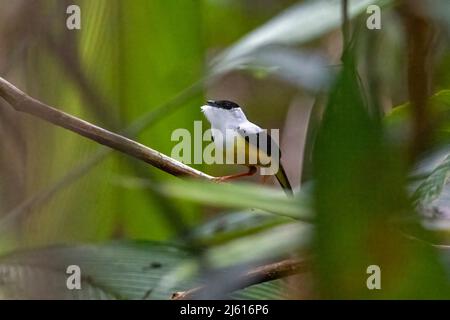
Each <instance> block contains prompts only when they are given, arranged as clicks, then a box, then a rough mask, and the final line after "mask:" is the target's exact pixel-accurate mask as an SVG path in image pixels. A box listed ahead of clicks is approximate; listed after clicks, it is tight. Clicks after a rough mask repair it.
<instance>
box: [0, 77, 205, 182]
mask: <svg viewBox="0 0 450 320" xmlns="http://www.w3.org/2000/svg"><path fill="white" fill-rule="evenodd" d="M0 97H2V98H3V99H5V100H6V101H7V102H8V103H9V104H10V105H11V106H12V107H13V108H14V109H15V110H16V111H19V112H24V113H27V114H30V115H33V116H35V117H38V118H40V119H42V120H45V121H48V122H50V123H52V124H54V125H57V126H60V127H63V128H65V129H68V130H70V131H73V132H75V133H77V134H79V135H81V136H84V137H86V138H88V139H91V140H93V141H96V142H98V143H100V144H102V145H105V146H108V147H110V148H112V149H115V150H118V151H120V152H122V153H125V154H127V155H129V156H132V157H134V158H136V159H139V160H142V161H144V162H146V163H148V164H150V165H152V166H154V167H156V168H159V169H161V170H163V171H165V172H167V173H169V174H171V175H174V176H188V177H193V178H201V179H207V180H212V179H214V177H212V176H209V175H207V174H205V173H203V172H201V171H199V170H196V169H193V168H191V167H189V166H187V165H185V164H183V163H181V162H179V161H177V160H175V159H172V158H170V157H168V156H166V155H164V154H162V153H160V152H158V151H156V150H153V149H151V148H149V147H146V146H144V145H142V144H140V143H138V142H136V141H134V140H131V139H129V138H126V137H124V136H121V135H119V134H117V133H113V132H111V131H108V130H105V129H103V128H101V127H98V126H96V125H93V124H91V123H89V122H87V121H84V120H81V119H79V118H76V117H74V116H72V115H69V114H67V113H65V112H62V111H59V110H57V109H55V108H53V107H50V106H48V105H46V104H44V103H42V102H40V101H38V100H36V99H34V98H32V97H30V96H28V95H27V94H25V93H24V92H23V91H21V90H19V89H18V88H16V87H15V86H13V85H12V84H11V83H9V82H8V81H6V80H4V79H3V78H1V77H0Z"/></svg>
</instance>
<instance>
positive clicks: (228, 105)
mask: <svg viewBox="0 0 450 320" xmlns="http://www.w3.org/2000/svg"><path fill="white" fill-rule="evenodd" d="M207 104H208V106H210V107H215V108H221V109H226V110H231V109H236V108H240V107H239V105H238V104H237V103H234V102H233V101H228V100H208V101H207Z"/></svg>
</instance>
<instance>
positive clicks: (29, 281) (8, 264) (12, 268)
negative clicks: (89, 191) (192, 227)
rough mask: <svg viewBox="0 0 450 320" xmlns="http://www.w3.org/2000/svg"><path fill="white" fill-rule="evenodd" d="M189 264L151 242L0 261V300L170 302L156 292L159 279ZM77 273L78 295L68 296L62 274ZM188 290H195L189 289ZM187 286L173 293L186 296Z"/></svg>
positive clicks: (40, 252)
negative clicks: (74, 267) (75, 270)
mask: <svg viewBox="0 0 450 320" xmlns="http://www.w3.org/2000/svg"><path fill="white" fill-rule="evenodd" d="M187 258H189V255H188V253H187V252H186V251H185V250H183V249H181V248H178V247H175V246H170V245H161V244H156V243H152V242H112V243H109V244H104V245H80V246H73V247H69V246H67V247H62V246H61V247H53V248H44V249H36V250H28V251H22V252H17V253H13V254H10V255H7V256H4V257H2V258H1V259H0V278H1V280H2V286H0V296H1V297H2V298H6V299H12V298H15V299H16V298H17V299H45V298H53V299H169V298H170V297H171V294H172V293H173V292H171V291H165V292H163V291H158V290H154V289H156V287H157V284H159V281H160V279H161V278H162V277H163V276H164V275H165V274H167V273H168V272H169V271H170V270H172V269H173V268H174V267H176V266H177V265H178V264H180V263H181V262H182V261H184V260H186V259H187ZM70 265H77V266H79V267H80V269H81V276H82V284H81V286H82V289H81V290H68V289H67V287H66V281H67V277H68V276H69V275H68V274H66V269H67V267H68V266H70ZM189 285H190V286H192V285H193V284H191V283H190V284H189ZM187 288H188V286H187V285H186V284H185V286H184V287H180V288H174V290H177V289H179V290H184V289H187Z"/></svg>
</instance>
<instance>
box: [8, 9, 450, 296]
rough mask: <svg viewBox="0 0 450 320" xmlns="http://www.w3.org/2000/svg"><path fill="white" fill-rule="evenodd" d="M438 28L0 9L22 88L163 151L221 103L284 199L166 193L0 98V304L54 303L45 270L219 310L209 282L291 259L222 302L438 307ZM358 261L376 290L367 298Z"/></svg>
mask: <svg viewBox="0 0 450 320" xmlns="http://www.w3.org/2000/svg"><path fill="white" fill-rule="evenodd" d="M73 4H76V5H78V6H79V7H80V9H81V29H80V30H69V29H68V28H67V27H66V20H67V18H68V17H69V15H70V14H67V13H66V10H67V8H68V6H69V5H73ZM370 4H376V5H378V6H379V8H381V11H380V12H381V15H380V17H381V20H380V21H381V29H375V30H369V29H368V27H367V25H366V23H367V20H368V18H369V17H370V16H371V15H372V12H369V13H368V12H367V11H366V10H367V8H368V6H369V5H370ZM343 7H345V8H346V10H345V12H346V14H345V16H346V19H347V20H348V21H347V22H348V23H347V24H344V26H343V25H342V24H343V14H342V11H343ZM449 21H450V5H449V3H448V2H446V1H394V0H383V1H381V0H380V1H375V0H372V1H366V0H360V1H338V0H323V1H292V0H251V1H250V0H201V1H200V0H199V1H166V0H164V1H163V0H133V1H126V2H125V1H122V0H94V1H92V0H89V1H88V0H77V1H75V0H74V1H66V0H16V1H7V0H0V76H1V77H3V78H5V79H6V80H7V81H9V82H11V83H13V84H14V85H16V86H17V87H18V88H20V89H21V90H23V91H24V92H26V93H28V94H29V95H31V96H32V97H34V98H36V99H38V100H40V101H42V102H44V103H46V104H48V105H51V106H54V107H56V108H58V109H60V110H62V111H65V112H67V113H70V114H72V115H75V116H77V117H80V118H82V119H85V120H87V121H89V122H91V123H94V124H97V125H99V126H102V127H104V128H107V129H109V130H111V131H114V132H121V133H123V134H124V135H126V136H128V137H131V138H133V139H135V140H137V141H139V142H141V143H143V144H145V145H147V146H149V147H151V148H153V149H155V150H158V151H160V152H162V153H164V154H166V155H170V154H171V150H172V148H173V147H174V146H175V145H176V142H174V141H171V134H172V132H173V131H174V130H175V129H177V128H186V129H188V130H190V131H191V130H193V122H194V121H196V120H200V121H203V128H204V129H206V128H208V127H209V124H208V123H207V122H206V121H205V120H204V117H203V115H202V113H201V111H200V106H201V105H202V104H203V103H204V101H205V100H207V99H217V100H218V99H227V100H232V101H236V102H238V103H239V104H240V105H241V106H243V108H244V111H245V112H246V114H247V116H248V118H249V119H250V120H252V121H254V122H255V123H257V124H259V125H260V126H261V127H263V128H279V129H280V137H281V150H282V152H283V156H282V163H283V165H284V167H285V168H286V171H287V174H288V176H289V179H290V181H291V184H292V185H293V186H295V188H296V197H295V198H293V199H287V198H286V197H285V196H284V194H283V193H282V191H280V188H279V187H278V185H277V184H276V181H275V180H274V179H272V178H271V179H269V180H268V181H266V182H263V181H261V176H259V175H257V176H255V177H252V178H248V179H247V178H246V179H243V181H242V183H239V182H238V183H233V184H232V185H224V186H222V185H209V184H203V183H199V182H189V181H180V180H179V179H178V178H175V177H172V176H170V175H169V174H167V173H165V172H162V171H159V170H158V169H156V168H154V167H151V166H149V165H147V164H145V163H142V162H140V161H138V160H136V159H133V158H131V157H128V156H126V155H123V154H120V153H118V152H115V151H111V150H108V149H107V148H103V147H100V146H99V145H98V144H96V143H94V142H92V141H89V140H87V139H84V138H82V137H80V136H78V135H75V134H73V133H71V132H68V131H67V130H64V129H61V128H58V127H55V126H53V125H50V124H48V123H45V122H43V121H41V120H38V119H35V118H33V117H30V116H28V115H24V114H20V113H18V112H16V111H14V110H13V109H12V108H11V107H10V106H9V105H8V104H7V103H6V102H5V101H4V100H1V99H0V136H1V139H0V150H1V152H0V230H1V236H0V250H1V252H3V253H4V254H5V258H3V260H2V261H3V267H2V270H3V272H5V274H6V275H7V276H8V277H9V278H8V279H10V280H11V281H10V282H9V284H7V285H6V286H3V288H2V287H1V286H0V292H1V296H4V297H6V298H9V297H13V298H23V297H31V298H36V297H37V298H47V297H68V298H73V296H72V294H73V292H68V291H67V290H66V291H65V290H64V289H61V287H60V286H62V285H65V282H64V281H65V280H64V281H62V280H61V281H60V283H59V282H58V281H59V280H58V279H60V278H63V279H65V278H64V277H65V274H64V273H59V274H53V273H51V274H50V273H49V272H48V270H49V269H51V268H52V270H54V269H55V268H56V267H58V268H60V271H61V270H63V271H64V270H65V269H64V266H65V265H66V264H67V263H68V262H67V261H71V263H75V264H81V265H83V263H84V265H83V266H84V267H82V270H88V271H87V272H88V273H89V277H90V278H89V279H92V278H93V279H94V280H95V281H91V282H90V281H88V280H84V281H87V286H89V287H93V288H94V289H96V290H97V291H98V292H97V291H95V292H96V294H98V295H92V292H90V293H89V292H88V293H86V292H85V291H83V290H82V293H77V294H78V295H79V296H76V297H82V298H111V297H112V298H160V299H161V298H170V293H173V292H175V291H184V290H186V289H189V288H192V287H195V286H196V285H197V284H198V283H202V282H204V281H208V280H209V279H214V280H215V281H217V283H218V285H217V288H216V287H214V288H211V289H210V291H208V292H207V293H205V295H204V296H202V297H203V298H213V297H222V296H223V295H224V294H225V293H227V294H228V293H229V292H235V289H238V288H239V289H242V288H245V287H247V285H245V283H244V284H243V283H236V284H229V283H228V285H231V288H225V287H226V284H227V281H226V279H228V278H227V277H226V275H228V276H230V277H233V278H235V275H236V274H241V273H242V272H243V271H245V270H248V268H252V267H254V266H255V265H261V263H269V262H272V261H275V260H277V259H281V258H283V259H286V258H289V259H291V258H293V257H295V259H297V258H299V259H301V261H302V262H303V261H305V260H307V263H306V264H307V265H308V268H307V269H308V271H304V272H303V271H302V272H301V275H296V276H293V277H292V276H290V277H288V278H286V279H283V281H279V280H275V281H268V282H267V281H264V282H265V283H264V286H261V285H256V286H252V287H248V288H247V289H244V290H240V291H237V292H235V293H234V297H235V298H239V297H244V298H255V299H273V298H283V299H284V298H322V297H325V298H410V297H414V298H417V297H418V298H430V297H439V298H447V297H449V292H450V291H449V288H448V271H449V270H450V267H449V266H448V265H447V264H446V263H445V261H447V262H448V261H449V259H446V258H445V257H446V254H445V253H444V254H442V252H440V253H437V252H436V248H435V247H434V246H433V245H435V244H440V245H442V248H441V251H445V248H444V247H445V244H446V243H447V241H448V221H447V220H448V219H449V218H450V215H449V213H448V212H449V211H448V205H449V203H448V202H447V201H448V199H450V198H449V197H448V192H450V191H449V190H447V189H446V182H447V176H448V172H449V168H450V166H449V165H448V160H447V155H448V152H449V149H448V133H447V132H448V131H447V130H448V129H447V128H448V125H449V124H450V122H448V121H449V120H450V118H449V117H448V110H449V108H448V107H450V94H448V92H447V91H445V90H446V89H449V87H450V69H449V68H448V67H449V66H450V51H449V50H448V49H449V31H450V22H449ZM346 33H347V38H345V37H343V34H344V35H345V34H346ZM343 39H344V40H343ZM345 41H346V42H345ZM344 42H345V45H344ZM430 97H433V98H432V100H429V98H430ZM397 106H398V108H395V107H397ZM194 167H196V168H197V169H199V170H202V171H204V172H206V173H208V174H211V175H214V176H220V175H226V174H230V173H237V172H240V171H241V170H245V168H240V167H236V166H218V165H212V166H206V165H195V166H194ZM449 194H450V193H449ZM312 216H314V220H315V221H314V224H311V223H310V219H311V217H312ZM305 221H306V222H305ZM412 239H414V240H412ZM112 240H114V241H116V242H111V241H112ZM135 240H140V241H142V240H145V241H146V242H139V243H137V242H134V241H135ZM130 241H131V242H130ZM425 244H426V245H425ZM59 245H65V247H59ZM55 246H57V247H55ZM166 246H170V247H171V248H172V246H174V247H176V248H177V249H176V250H181V249H180V248H179V247H182V251H183V253H182V254H180V253H178V251H177V252H174V251H171V250H172V249H173V248H172V249H171V250H168V249H167V247H166ZM48 247H50V248H55V249H37V248H48ZM58 248H59V249H58ZM64 248H65V249H64ZM35 249H36V250H37V251H35ZM24 250H25V251H24ZM39 250H41V251H39ZM173 250H175V249H173ZM14 252H18V253H14ZM249 252H251V254H249ZM93 256H95V257H96V259H97V260H96V261H97V262H94V261H93V260H92V257H93ZM152 259H153V260H156V261H159V262H155V261H153V260H152ZM94 260H95V259H94ZM49 261H51V263H53V264H52V265H51V266H49V265H48V263H50V262H49ZM112 261H122V262H123V263H122V264H120V263H118V264H117V265H115V264H113V267H111V263H112ZM124 261H129V264H126V263H125V262H124ZM149 261H150V262H149ZM160 261H163V262H160ZM443 261H444V262H443ZM166 262H167V263H166ZM149 263H150V267H148V265H149ZM152 263H153V264H152ZM158 263H160V265H159V267H158ZM372 264H375V265H379V266H380V267H381V270H382V274H383V278H382V279H383V281H385V282H383V289H384V290H379V291H377V290H375V291H370V290H368V289H367V287H366V278H367V277H368V274H367V273H366V267H367V266H369V265H372ZM0 265H1V263H0ZM30 265H32V266H34V267H35V268H34V269H32V272H40V273H42V274H44V275H45V277H50V278H51V279H53V280H54V283H55V288H53V287H52V288H50V289H48V288H47V289H46V290H44V291H45V292H44V291H43V290H42V288H41V287H39V285H38V284H37V283H36V282H33V281H31V280H30V279H29V278H27V276H24V275H23V272H24V271H23V270H22V269H20V268H24V270H29V268H31V267H30ZM11 266H15V267H11ZM36 266H37V267H36ZM106 266H110V267H108V268H106V269H107V270H106V269H105V267H106ZM146 266H147V268H146ZM152 266H153V267H152ZM50 267H51V268H50ZM166 267H167V268H166ZM17 268H19V269H17ZM36 268H37V269H36ZM83 268H84V269H83ZM111 268H112V269H111ZM114 268H116V269H114ZM58 270H59V269H58ZM105 270H106V271H105ZM108 270H109V271H108ZM130 270H131V271H130ZM218 270H220V272H218ZM302 270H303V269H302ZM296 273H300V272H296ZM18 275H20V276H18ZM45 277H44V278H45ZM55 279H56V280H55ZM168 279H171V280H170V281H169V280H168ZM188 279H189V281H188ZM192 279H196V280H195V281H194V280H192ZM271 280H272V279H271ZM99 283H101V286H100V285H98V284H99ZM252 284H253V283H252ZM149 288H150V289H152V290H150V292H151V294H150V293H149ZM155 288H156V289H155ZM249 288H250V289H249ZM336 288H339V289H336ZM153 289H154V290H153ZM252 290H253V291H252ZM66 295H69V296H66Z"/></svg>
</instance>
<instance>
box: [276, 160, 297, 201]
mask: <svg viewBox="0 0 450 320" xmlns="http://www.w3.org/2000/svg"><path fill="white" fill-rule="evenodd" d="M275 177H276V178H277V180H278V182H279V183H280V185H281V187H282V188H283V190H284V191H285V192H286V194H287V195H288V196H293V195H294V192H293V191H292V187H291V184H290V183H289V179H288V177H287V175H286V172H285V171H284V168H283V166H282V165H281V163H280V168H279V169H278V172H277V173H276V174H275Z"/></svg>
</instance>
